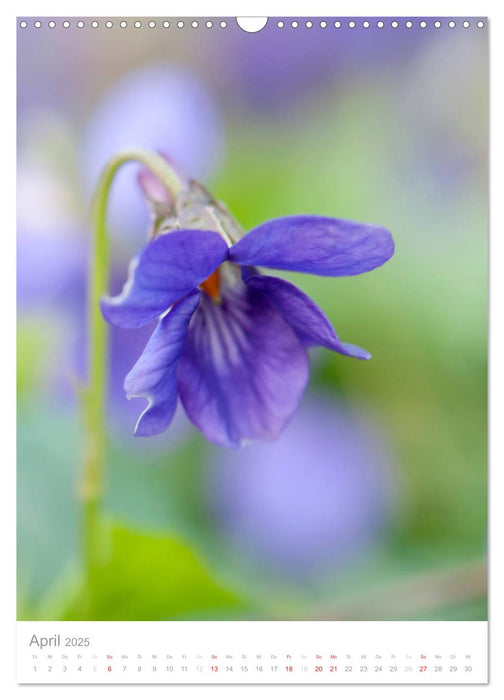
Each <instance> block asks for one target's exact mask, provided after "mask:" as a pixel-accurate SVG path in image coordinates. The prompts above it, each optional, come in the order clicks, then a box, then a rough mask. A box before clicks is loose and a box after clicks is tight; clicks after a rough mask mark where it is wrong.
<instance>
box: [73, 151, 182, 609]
mask: <svg viewBox="0 0 504 700" xmlns="http://www.w3.org/2000/svg"><path fill="white" fill-rule="evenodd" d="M129 162H137V163H140V164H142V165H144V166H145V167H146V168H148V169H149V170H150V171H151V172H152V173H153V174H154V175H155V176H156V177H157V178H158V179H159V180H160V181H161V182H162V183H163V185H164V186H165V187H166V188H167V189H168V191H169V192H170V193H171V194H173V195H176V194H177V193H178V192H179V191H180V190H181V189H182V188H183V186H184V185H183V183H182V182H181V180H180V179H179V177H178V175H177V174H176V172H175V171H174V170H173V168H172V167H171V166H170V164H169V163H168V162H167V161H166V160H165V159H164V158H162V157H161V156H160V155H158V154H157V153H151V152H149V151H143V150H131V151H125V152H123V153H119V154H118V155H117V156H115V157H114V158H112V159H111V160H110V161H109V162H108V164H107V165H106V166H105V168H104V169H103V171H102V174H101V176H100V179H99V181H98V184H97V187H96V191H95V195H94V200H93V209H92V223H93V231H94V239H93V252H92V256H91V262H90V272H89V294H88V338H89V341H88V342H89V346H88V362H89V377H88V381H89V384H88V387H87V388H86V389H85V391H84V394H83V414H84V427H85V451H84V464H83V473H82V482H81V497H82V500H83V504H84V513H83V519H84V522H83V528H84V567H85V578H86V580H85V588H84V595H85V601H84V606H83V607H84V610H83V615H84V616H85V617H89V615H90V614H91V612H92V609H93V600H94V598H95V593H96V573H97V571H98V569H99V567H100V565H101V562H102V560H103V557H102V552H103V545H104V542H103V529H102V522H101V499H102V495H103V490H104V472H105V449H106V389H107V381H106V380H107V362H108V351H107V345H108V333H107V326H106V324H105V322H104V320H103V318H102V315H101V312H100V299H101V297H102V296H103V295H104V294H105V293H106V292H107V290H108V276H109V241H108V237H107V230H106V214H107V201H108V195H109V192H110V187H111V185H112V182H113V180H114V176H115V175H116V173H117V171H118V170H119V168H120V167H121V166H122V165H124V164H125V163H129Z"/></svg>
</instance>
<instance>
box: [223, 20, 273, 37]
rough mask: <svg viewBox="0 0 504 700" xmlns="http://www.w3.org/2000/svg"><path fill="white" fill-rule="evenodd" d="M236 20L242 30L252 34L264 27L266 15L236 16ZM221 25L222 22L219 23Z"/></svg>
mask: <svg viewBox="0 0 504 700" xmlns="http://www.w3.org/2000/svg"><path fill="white" fill-rule="evenodd" d="M236 22H237V24H238V26H239V27H240V29H243V31H244V32H249V33H251V34H254V33H255V32H260V31H261V29H264V27H265V26H266V24H267V22H268V18H267V17H237V18H236ZM221 26H222V24H221Z"/></svg>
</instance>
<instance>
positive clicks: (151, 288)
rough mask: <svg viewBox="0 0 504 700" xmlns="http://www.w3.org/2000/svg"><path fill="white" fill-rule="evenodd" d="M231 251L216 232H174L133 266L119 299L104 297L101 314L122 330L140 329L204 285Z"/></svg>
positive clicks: (150, 247)
mask: <svg viewBox="0 0 504 700" xmlns="http://www.w3.org/2000/svg"><path fill="white" fill-rule="evenodd" d="M227 253H228V247H227V244H226V243H225V241H224V240H223V239H222V238H221V237H220V236H219V234H217V233H215V231H201V230H196V229H188V230H182V231H173V232H171V233H167V234H164V235H161V236H158V237H157V238H155V239H154V240H153V241H151V242H150V243H149V244H148V245H147V246H146V247H145V248H144V249H143V251H142V252H141V253H140V255H139V257H138V258H135V259H134V260H133V261H132V262H131V264H130V271H129V277H128V281H127V282H126V284H125V285H124V288H123V291H122V292H121V294H119V296H116V297H104V298H103V299H102V301H101V310H102V314H103V316H104V318H105V320H106V321H108V322H109V323H112V324H114V325H116V326H120V327H121V328H139V327H140V326H144V325H145V324H147V323H150V321H153V320H154V319H156V318H158V317H159V316H160V315H161V314H163V313H164V312H165V311H167V310H168V309H169V308H170V306H171V305H172V304H173V303H174V302H176V301H178V300H179V299H181V298H182V297H183V296H185V295H186V294H188V293H189V292H190V291H191V290H192V289H194V288H195V287H197V286H198V284H201V282H204V281H205V280H206V278H207V277H208V276H209V275H211V274H212V272H213V271H214V270H216V269H217V267H218V266H219V265H220V264H221V263H222V262H223V261H224V260H225V259H226V257H227Z"/></svg>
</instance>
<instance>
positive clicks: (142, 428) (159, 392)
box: [124, 290, 201, 437]
mask: <svg viewBox="0 0 504 700" xmlns="http://www.w3.org/2000/svg"><path fill="white" fill-rule="evenodd" d="M200 297H201V292H200V291H197V290H195V291H194V292H191V293H190V294H188V295H187V296H186V297H185V298H184V299H182V301H179V302H178V304H176V305H175V306H174V307H173V309H172V310H171V311H170V312H169V313H167V314H166V316H163V318H162V319H161V320H160V321H159V323H158V325H157V327H156V330H155V331H154V333H153V334H152V335H151V337H150V339H149V342H148V343H147V345H146V346H145V350H144V351H143V353H142V354H141V356H140V359H139V360H138V361H137V363H136V364H135V366H134V367H133V369H132V370H131V372H130V373H129V374H128V376H127V377H126V379H125V380H124V389H125V391H126V393H127V395H128V398H132V397H143V398H146V399H148V401H149V405H148V406H147V408H146V409H145V411H144V412H143V413H142V415H141V416H140V418H139V419H138V422H137V424H136V428H135V435H138V436H141V437H145V436H148V435H157V434H158V433H161V432H162V431H163V430H166V428H167V427H168V426H169V425H170V423H171V420H172V418H173V414H174V413H175V408H176V407H177V379H176V371H177V361H178V359H179V355H180V352H181V350H182V347H183V345H184V343H185V340H186V335H187V327H188V325H189V322H190V320H191V317H192V315H193V313H194V311H195V309H196V307H197V306H198V303H199V300H200Z"/></svg>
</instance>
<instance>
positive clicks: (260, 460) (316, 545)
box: [207, 398, 397, 579]
mask: <svg viewBox="0 0 504 700" xmlns="http://www.w3.org/2000/svg"><path fill="white" fill-rule="evenodd" d="M210 464H211V470H210V476H209V481H208V490H207V494H208V502H209V504H210V507H211V509H212V510H213V511H215V515H216V517H217V519H218V522H219V523H220V526H219V527H220V530H221V532H222V533H223V534H224V535H225V537H226V538H228V539H229V541H230V543H231V545H232V546H233V547H236V548H237V549H239V550H240V551H241V553H242V556H243V555H244V556H246V557H252V559H253V560H254V561H255V562H256V563H261V564H262V565H266V566H267V567H269V568H273V569H276V570H277V571H278V572H282V571H283V572H284V573H287V574H289V575H295V576H296V577H297V578H300V579H303V578H307V577H308V578H310V577H312V576H314V575H316V574H317V573H321V572H323V571H324V570H328V569H330V568H331V567H334V566H343V565H345V566H346V565H351V564H352V563H354V564H358V561H359V558H360V557H363V556H364V555H365V554H369V551H370V549H372V548H373V547H376V546H379V544H380V542H381V541H382V539H383V538H384V536H385V534H386V530H387V529H388V527H389V526H390V525H391V524H392V522H393V519H394V513H395V509H396V503H397V494H396V485H395V484H396V477H395V474H394V470H393V465H392V460H391V457H390V455H389V453H388V451H387V449H386V447H385V444H384V441H383V440H382V439H381V438H380V436H379V434H378V433H377V432H376V431H375V430H374V429H373V430H372V429H371V428H370V426H369V425H368V423H367V421H365V420H363V419H362V418H361V417H358V416H357V415H354V414H352V412H351V411H349V410H348V409H346V408H345V407H344V406H343V405H341V404H338V403H337V402H335V400H334V399H331V401H329V400H325V399H320V398H318V399H314V398H308V399H307V400H306V401H305V402H304V404H303V407H302V408H301V409H300V410H299V412H298V413H297V414H296V415H295V416H294V418H293V419H292V422H291V423H290V425H289V427H288V429H287V430H286V431H285V432H284V433H283V434H282V435H281V437H280V438H279V439H278V440H277V441H276V442H274V443H270V444H266V443H255V444H254V445H250V446H248V447H247V448H245V449H243V450H240V451H239V452H237V451H234V450H214V451H213V452H212V457H211V460H210Z"/></svg>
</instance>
